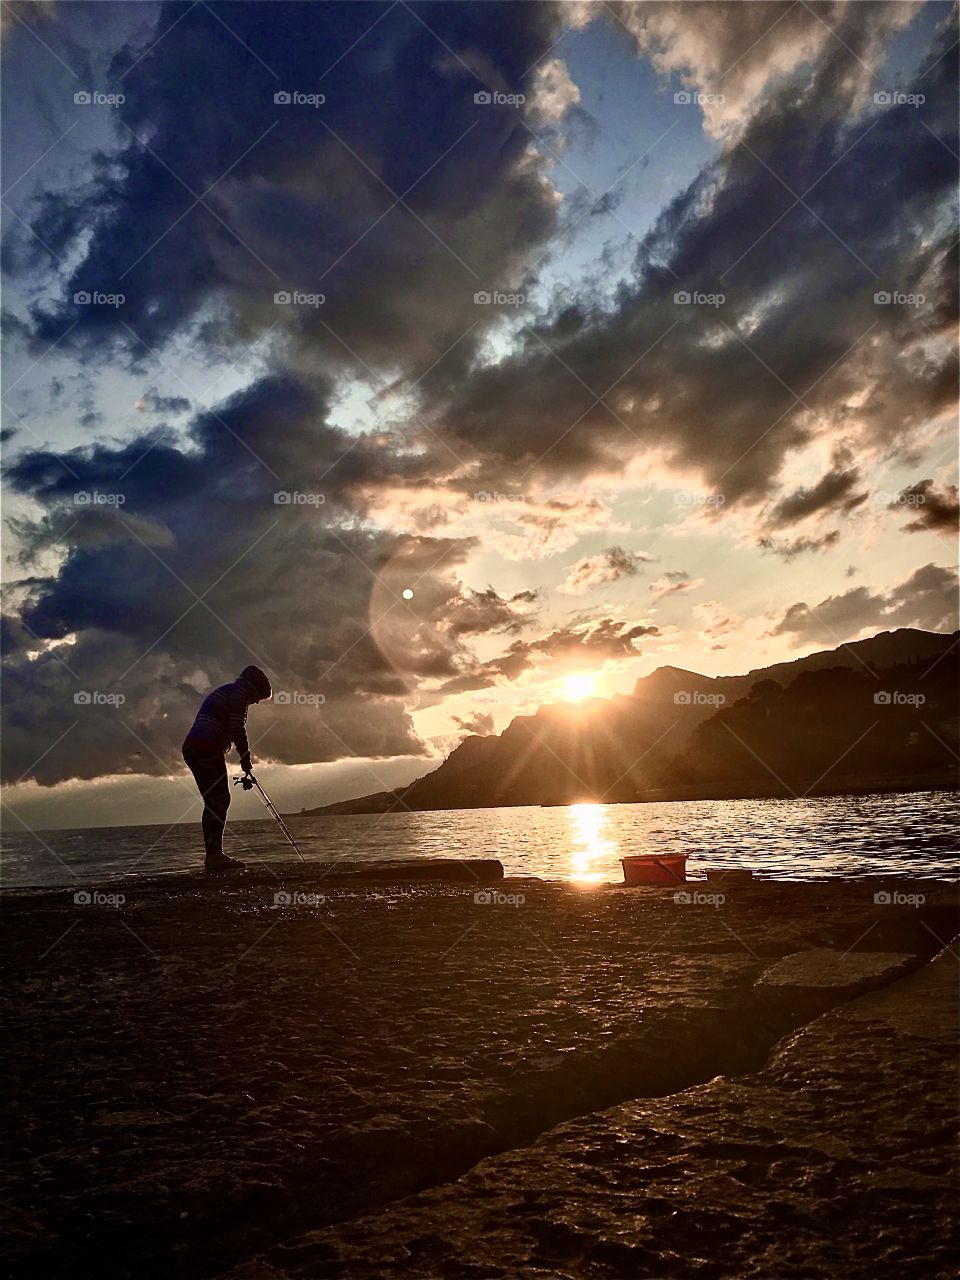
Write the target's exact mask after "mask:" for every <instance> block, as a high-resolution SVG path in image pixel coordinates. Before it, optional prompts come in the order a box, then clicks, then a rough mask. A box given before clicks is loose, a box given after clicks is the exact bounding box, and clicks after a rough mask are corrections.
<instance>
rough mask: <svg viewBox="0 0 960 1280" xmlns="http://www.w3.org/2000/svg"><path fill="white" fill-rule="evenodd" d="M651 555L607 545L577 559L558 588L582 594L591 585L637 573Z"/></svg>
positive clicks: (567, 592) (565, 591)
mask: <svg viewBox="0 0 960 1280" xmlns="http://www.w3.org/2000/svg"><path fill="white" fill-rule="evenodd" d="M652 558H653V557H652V556H648V555H646V554H645V553H644V552H642V551H625V550H624V549H623V547H619V546H616V547H607V549H606V550H605V551H601V552H599V553H598V554H597V555H593V556H585V557H584V558H583V559H582V560H579V561H578V562H577V563H576V564H575V565H574V566H573V568H572V569H571V570H570V572H569V573H568V574H567V577H566V579H565V580H564V582H563V583H562V584H561V586H560V587H559V588H558V590H559V591H562V592H564V594H566V595H574V596H576V595H583V593H584V592H585V591H589V590H590V588H591V587H595V586H599V585H600V584H601V583H605V582H617V581H618V580H619V579H620V578H630V577H633V576H634V575H636V574H638V573H639V572H640V570H641V568H642V567H643V565H645V564H648V563H649V562H650V561H651V560H652Z"/></svg>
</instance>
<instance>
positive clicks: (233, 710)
mask: <svg viewBox="0 0 960 1280" xmlns="http://www.w3.org/2000/svg"><path fill="white" fill-rule="evenodd" d="M230 737H231V739H232V740H233V743H234V745H235V746H236V748H237V755H238V756H239V757H240V760H241V762H242V761H243V760H244V759H245V758H246V757H248V756H249V755H250V744H249V743H248V742H247V700H246V698H245V697H244V695H243V691H242V690H241V689H239V688H237V686H236V685H234V687H233V688H232V689H231V690H230Z"/></svg>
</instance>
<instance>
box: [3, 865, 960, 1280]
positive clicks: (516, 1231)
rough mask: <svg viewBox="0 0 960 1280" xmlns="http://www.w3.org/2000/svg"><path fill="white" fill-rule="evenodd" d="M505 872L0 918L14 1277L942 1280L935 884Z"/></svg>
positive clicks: (230, 886) (342, 881)
mask: <svg viewBox="0 0 960 1280" xmlns="http://www.w3.org/2000/svg"><path fill="white" fill-rule="evenodd" d="M497 870H498V869H497V865H496V864H490V863H487V864H476V865H475V866H470V864H455V865H454V866H452V867H448V868H447V869H446V870H445V871H443V872H441V873H438V874H442V875H443V877H444V878H443V879H442V880H434V881H428V880H421V881H419V882H418V881H414V880H412V879H411V878H410V876H409V874H408V873H406V872H405V871H404V869H403V868H402V867H397V868H394V869H392V870H391V871H389V872H388V873H386V876H385V878H380V879H377V878H376V876H375V875H374V874H372V873H371V872H370V870H369V868H368V869H367V871H366V873H365V874H364V875H362V876H354V875H345V874H343V869H342V868H330V867H326V868H324V867H321V866H319V865H314V866H309V865H308V866H307V867H291V866H290V865H289V864H283V865H277V866H275V867H266V868H262V869H260V870H258V871H257V872H256V873H248V874H245V875H243V876H241V877H239V878H238V879H236V880H224V881H214V882H210V881H204V880H203V878H202V877H199V876H197V877H191V876H168V877H156V878H154V879H152V880H150V881H138V880H130V881H129V882H127V881H123V882H116V881H114V882H111V883H110V884H109V885H104V886H101V887H100V888H99V889H97V888H96V887H95V886H84V888H83V890H78V892H80V893H81V894H86V896H87V897H88V898H89V899H90V900H89V901H84V900H80V901H74V893H72V892H71V893H64V892H60V891H49V892H44V893H39V892H37V893H29V892H22V893H10V894H8V895H6V901H5V903H4V909H5V926H6V927H5V929H4V931H3V941H2V946H3V948H4V952H5V957H4V958H5V962H6V964H5V969H6V974H7V979H6V982H5V983H4V987H3V994H2V1000H0V1007H2V1025H3V1035H4V1042H5V1044H6V1045H7V1051H8V1055H9V1060H10V1063H11V1066H12V1071H11V1075H12V1080H11V1083H10V1086H9V1090H8V1098H7V1107H6V1108H5V1111H4V1127H5V1129H6V1130H7V1132H6V1133H5V1135H4V1140H5V1142H4V1145H5V1149H6V1150H7V1152H8V1159H7V1161H6V1162H5V1172H4V1187H3V1190H4V1196H3V1200H4V1203H5V1206H6V1208H5V1211H4V1212H5V1219H6V1221H5V1225H4V1238H5V1241H6V1245H5V1250H4V1261H5V1274H9V1275H16V1276H21V1275H22V1276H36V1277H40V1276H43V1277H67V1276H75V1275H81V1274H84V1275H85V1274H90V1273H91V1271H96V1273H97V1274H98V1275H102V1276H106V1277H112V1276H127V1275H129V1276H133V1275H136V1276H158V1277H159V1276H169V1275H172V1274H176V1275H178V1276H185V1277H201V1276H212V1275H227V1274H228V1275H230V1276H231V1277H232V1280H239V1278H240V1277H242V1278H243V1280H253V1278H254V1277H259V1276H266V1277H282V1276H295V1277H307V1276H330V1277H334V1276H343V1277H356V1278H359V1277H367V1278H370V1280H372V1278H373V1277H380V1276H383V1277H392V1276H397V1277H405V1278H406V1277H411V1278H412V1277H418V1278H420V1280H428V1278H430V1277H437V1278H438V1280H444V1278H445V1277H457V1278H459V1277H464V1278H466V1277H472V1278H474V1280H481V1278H486V1277H490V1278H491V1280H492V1278H493V1277H503V1278H504V1280H507V1278H510V1280H514V1278H519V1277H524V1278H526V1277H531V1278H532V1277H564V1278H566V1277H570V1278H571V1280H573V1278H575V1277H580V1276H589V1277H594V1276H598V1277H599V1276H621V1277H625V1278H633V1277H641V1276H651V1277H652V1276H657V1277H663V1276H673V1275H678V1276H686V1275H697V1276H730V1277H733V1276H743V1275H756V1276H758V1277H759V1276H771V1275H777V1276H781V1275H783V1276H801V1275H802V1276H823V1277H828V1276H829V1277H834V1276H847V1275H849V1276H856V1277H859V1276H861V1275H862V1276H864V1277H866V1276H868V1275H870V1276H873V1277H877V1276H885V1275H889V1276H891V1277H892V1276H895V1275H896V1276H904V1275H917V1276H920V1275H924V1276H939V1275H941V1274H942V1275H947V1274H948V1273H949V1274H953V1271H954V1267H955V1262H956V1257H955V1256H953V1257H951V1255H950V1242H949V1239H948V1235H949V1229H950V1222H951V1213H952V1206H953V1204H954V1203H955V1193H956V1183H955V1180H954V1179H955V1176H956V1175H955V1167H954V1165H953V1164H952V1163H951V1160H952V1155H953V1152H954V1151H955V1146H954V1142H955V1129H954V1126H955V1119H956V1117H955V1102H956V1090H955V1087H954V1085H955V1078H956V1077H955V1062H956V1053H957V1043H956V1036H957V1032H956V1017H955V1009H956V983H957V972H956V959H955V956H954V955H953V954H952V953H951V952H950V951H949V950H946V948H947V946H948V944H949V943H950V942H951V940H952V939H953V938H955V937H956V935H957V932H958V923H957V890H956V887H955V886H950V885H945V884H942V883H939V882H918V881H912V882H907V881H903V882H893V881H890V882H879V881H876V880H869V881H866V880H861V881H847V882H842V881H826V882H821V883H816V884H797V883H788V882H753V883H747V884H744V883H742V882H737V881H735V880H730V881H728V882H726V883H724V882H720V883H717V882H713V881H711V882H710V883H709V884H708V883H703V882H701V883H699V884H692V883H691V884H689V885H687V886H686V890H687V897H688V898H689V899H690V900H689V901H676V900H675V893H674V891H673V890H671V889H669V888H652V887H651V888H641V889H628V888H624V887H606V886H605V887H592V888H590V889H589V890H585V889H579V888H576V887H573V886H570V885H563V884H550V883H541V882H537V881H529V880H523V881H519V880H503V879H501V878H498V874H497ZM379 874H380V876H381V877H383V876H384V873H383V871H382V870H381V872H380V873H379ZM117 895H120V896H122V898H123V901H117V900H115V899H116V897H117ZM111 897H112V898H113V900H111ZM951 1080H952V1081H953V1082H954V1085H951Z"/></svg>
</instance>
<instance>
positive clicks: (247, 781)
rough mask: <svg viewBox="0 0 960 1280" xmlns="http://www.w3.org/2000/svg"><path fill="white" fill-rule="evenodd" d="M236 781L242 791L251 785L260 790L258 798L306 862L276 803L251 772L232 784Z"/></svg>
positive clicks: (236, 779) (248, 788)
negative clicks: (241, 786)
mask: <svg viewBox="0 0 960 1280" xmlns="http://www.w3.org/2000/svg"><path fill="white" fill-rule="evenodd" d="M238 783H239V784H242V785H243V789H244V791H249V790H250V788H251V787H256V788H257V790H258V791H259V792H260V799H261V800H262V801H263V803H264V804H265V805H266V807H267V809H268V811H269V812H270V813H271V814H272V815H273V816H274V817H275V818H276V820H277V822H278V823H279V824H280V830H281V831H282V832H283V834H284V835H285V836H286V837H287V840H288V841H289V842H290V844H292V845H293V847H294V848H295V849H296V851H297V856H298V857H299V859H300V861H301V862H306V858H305V857H304V856H303V854H302V853H301V852H300V846H299V845H298V844H297V842H296V840H294V838H293V836H292V835H291V834H290V828H289V827H288V826H287V824H286V823H285V822H284V820H283V819H282V818H281V817H280V814H279V813H278V812H277V807H276V805H275V804H274V803H273V801H272V800H271V799H270V797H269V796H268V795H267V793H266V792H265V791H264V789H263V787H261V785H260V783H259V782H258V781H257V779H256V778H255V777H254V776H253V774H252V773H245V774H244V775H243V777H242V778H234V780H233V785H234V786H237V784H238Z"/></svg>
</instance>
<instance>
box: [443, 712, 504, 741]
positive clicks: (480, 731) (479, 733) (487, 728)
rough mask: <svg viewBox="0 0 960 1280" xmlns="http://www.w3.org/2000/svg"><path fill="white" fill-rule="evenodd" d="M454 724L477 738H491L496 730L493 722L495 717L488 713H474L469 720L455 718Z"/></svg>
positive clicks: (459, 717)
mask: <svg viewBox="0 0 960 1280" xmlns="http://www.w3.org/2000/svg"><path fill="white" fill-rule="evenodd" d="M453 722H454V724H455V725H457V726H458V727H459V728H461V729H462V730H463V731H464V733H468V734H472V735H473V736H474V737H476V738H486V737H489V735H490V734H491V733H493V732H494V731H495V729H496V726H495V725H494V722H493V716H492V715H490V714H489V713H488V712H486V711H474V713H473V714H472V715H471V716H470V717H469V719H464V718H462V717H461V716H453Z"/></svg>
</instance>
